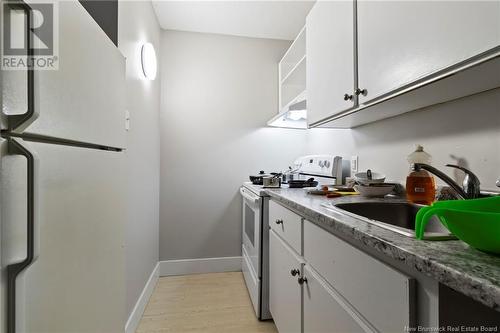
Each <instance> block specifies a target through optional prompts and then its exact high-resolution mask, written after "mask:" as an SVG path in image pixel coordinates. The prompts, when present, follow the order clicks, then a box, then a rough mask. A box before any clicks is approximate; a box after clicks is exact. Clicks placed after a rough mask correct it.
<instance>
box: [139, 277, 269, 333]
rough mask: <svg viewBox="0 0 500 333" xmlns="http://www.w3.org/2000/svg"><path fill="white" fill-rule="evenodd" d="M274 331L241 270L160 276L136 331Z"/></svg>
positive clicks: (178, 332) (266, 332)
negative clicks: (256, 305)
mask: <svg viewBox="0 0 500 333" xmlns="http://www.w3.org/2000/svg"><path fill="white" fill-rule="evenodd" d="M145 332H175V333H181V332H204V333H205V332H206V333H224V332H227V333H229V332H231V333H236V332H238V333H271V332H272V333H277V332H278V331H277V330H276V327H275V326H274V323H273V322H272V321H265V322H261V321H258V320H257V318H256V317H255V312H254V310H253V307H252V303H251V301H250V296H249V295H248V291H247V289H246V286H245V283H244V280H243V274H242V273H241V272H230V273H211V274H196V275H185V276H171V277H163V278H160V279H159V282H158V284H157V286H156V288H155V290H154V292H153V295H152V296H151V299H150V300H149V303H148V305H147V307H146V310H145V312H144V315H143V317H142V319H141V322H140V323H139V327H138V328H137V333H145Z"/></svg>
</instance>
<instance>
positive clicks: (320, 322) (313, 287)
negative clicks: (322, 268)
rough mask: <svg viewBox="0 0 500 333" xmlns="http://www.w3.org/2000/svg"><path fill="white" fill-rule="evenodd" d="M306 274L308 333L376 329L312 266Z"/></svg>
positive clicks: (306, 322)
mask: <svg viewBox="0 0 500 333" xmlns="http://www.w3.org/2000/svg"><path fill="white" fill-rule="evenodd" d="M304 277H305V278H306V279H307V283H305V284H304V332H307V333H325V332H375V330H374V329H373V328H372V327H371V326H370V325H369V324H367V323H366V322H365V321H364V320H363V319H361V318H360V317H359V315H358V314H357V313H356V311H355V310H353V309H352V306H351V305H349V303H348V302H346V301H345V300H344V299H343V298H342V296H341V295H339V294H338V293H337V292H336V291H335V290H334V289H332V288H331V286H329V285H328V283H326V282H325V281H324V280H323V279H322V278H321V277H320V276H319V275H318V274H317V273H316V272H314V270H313V269H311V267H310V266H309V265H305V266H304Z"/></svg>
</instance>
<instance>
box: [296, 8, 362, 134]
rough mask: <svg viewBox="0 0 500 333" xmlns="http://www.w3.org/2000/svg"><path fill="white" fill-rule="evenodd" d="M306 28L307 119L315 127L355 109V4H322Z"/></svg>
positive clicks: (309, 18)
mask: <svg viewBox="0 0 500 333" xmlns="http://www.w3.org/2000/svg"><path fill="white" fill-rule="evenodd" d="M306 27H307V30H306V36H307V37H306V54H307V74H306V82H307V112H308V115H307V117H308V123H309V124H313V123H315V122H317V121H320V120H322V119H324V118H326V117H328V116H331V115H334V114H338V113H340V112H342V111H345V110H348V109H350V108H353V107H354V106H355V97H354V96H353V92H354V86H355V77H354V31H353V30H354V3H353V1H318V2H317V3H316V4H315V5H314V7H313V8H312V9H311V11H310V13H309V15H308V16H307V21H306ZM346 94H347V96H346V97H347V98H344V95H346Z"/></svg>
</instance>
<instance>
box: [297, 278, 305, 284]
mask: <svg viewBox="0 0 500 333" xmlns="http://www.w3.org/2000/svg"><path fill="white" fill-rule="evenodd" d="M297 281H298V282H299V284H300V285H303V284H304V283H305V284H307V278H306V277H305V276H304V277H299V278H298V279H297Z"/></svg>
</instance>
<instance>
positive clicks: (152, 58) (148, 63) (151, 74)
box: [141, 43, 157, 80]
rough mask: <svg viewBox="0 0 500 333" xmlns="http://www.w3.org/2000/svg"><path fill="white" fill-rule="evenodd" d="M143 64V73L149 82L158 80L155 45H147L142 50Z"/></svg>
mask: <svg viewBox="0 0 500 333" xmlns="http://www.w3.org/2000/svg"><path fill="white" fill-rule="evenodd" d="M141 64H142V72H143V73H144V76H145V77H146V79H148V80H154V79H155V78H156V70H157V64H156V52H155V48H154V47H153V44H151V43H145V44H143V45H142V48H141Z"/></svg>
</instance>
